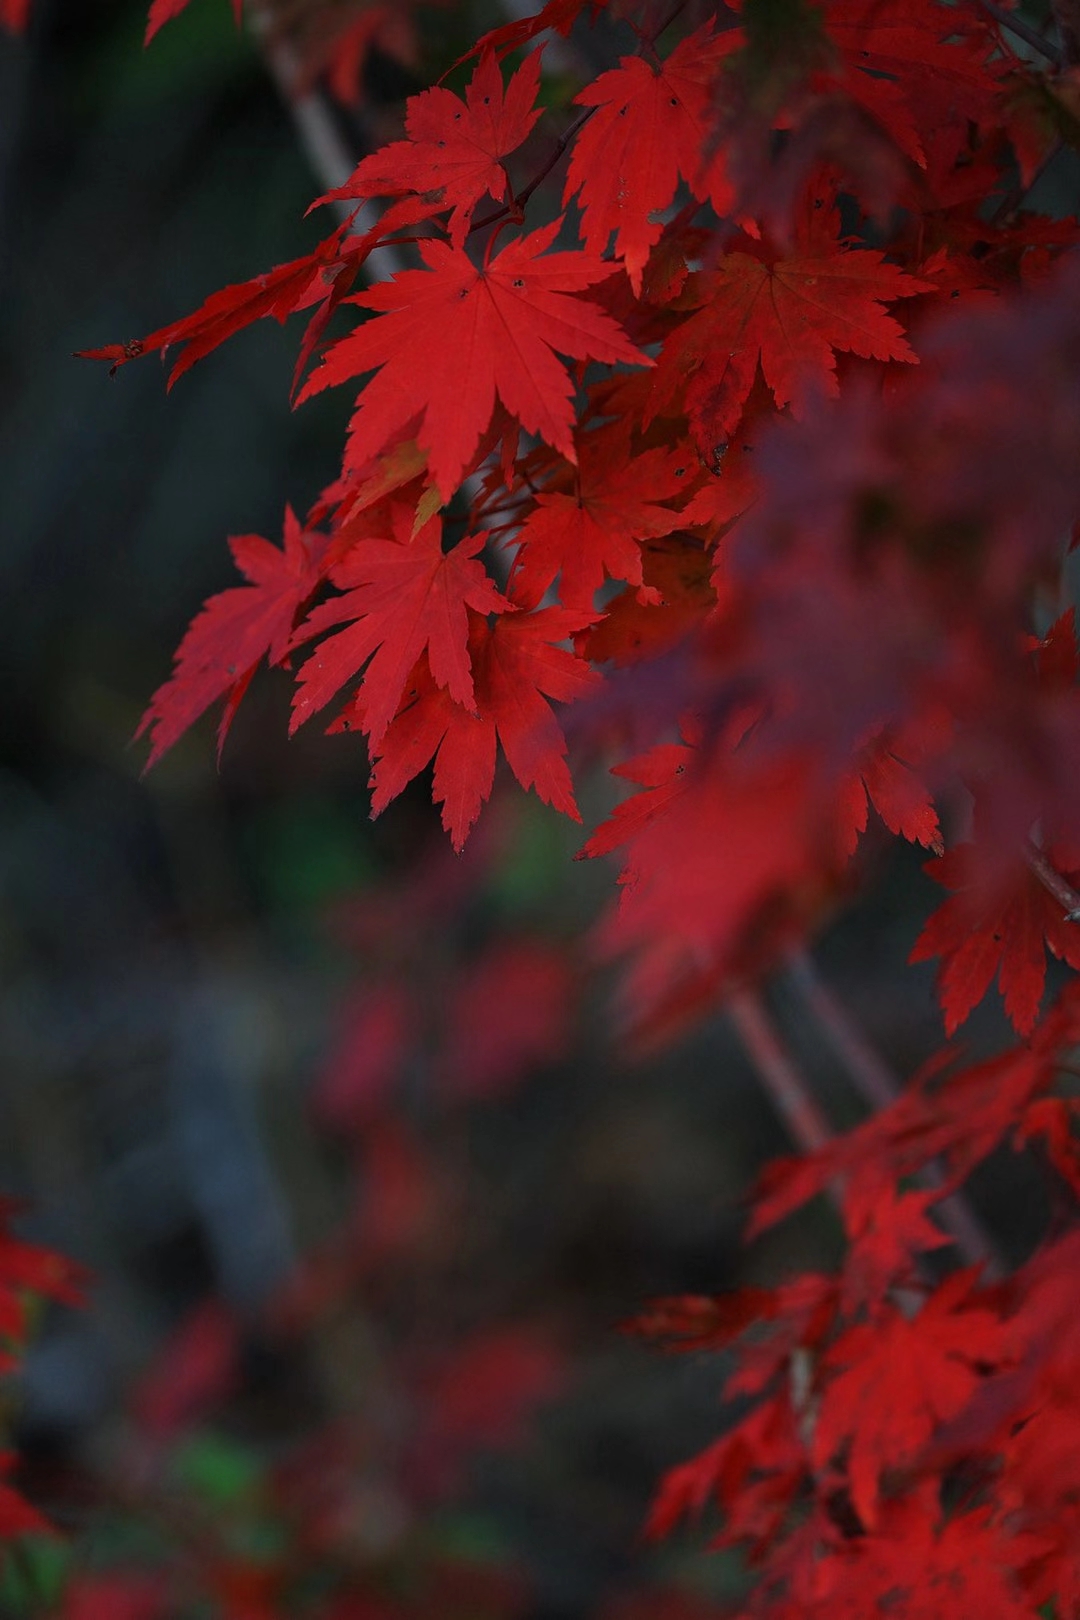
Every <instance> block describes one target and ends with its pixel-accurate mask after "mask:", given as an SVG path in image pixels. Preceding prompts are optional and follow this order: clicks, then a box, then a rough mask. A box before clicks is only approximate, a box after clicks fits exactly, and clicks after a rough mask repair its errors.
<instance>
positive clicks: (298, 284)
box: [78, 199, 426, 388]
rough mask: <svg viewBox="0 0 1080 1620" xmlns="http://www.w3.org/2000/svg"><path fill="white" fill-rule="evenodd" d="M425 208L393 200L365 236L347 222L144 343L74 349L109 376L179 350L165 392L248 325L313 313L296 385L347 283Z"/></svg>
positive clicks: (161, 328) (137, 340) (411, 201)
mask: <svg viewBox="0 0 1080 1620" xmlns="http://www.w3.org/2000/svg"><path fill="white" fill-rule="evenodd" d="M425 212H426V208H425V206H424V205H421V204H419V203H418V202H416V201H415V200H414V199H409V200H407V201H405V202H400V203H396V204H394V205H393V208H391V209H387V211H386V212H385V213H384V214H383V216H382V218H381V219H380V220H379V222H378V224H376V225H374V226H373V227H372V229H371V230H370V231H367V232H366V233H365V234H364V235H363V236H351V235H350V234H349V232H350V225H351V222H350V221H345V222H344V223H343V224H341V225H339V226H338V227H337V229H336V230H334V231H331V233H330V235H329V236H327V237H325V238H324V239H323V241H321V242H319V243H318V244H317V246H315V247H314V248H312V250H311V252H310V253H303V254H301V255H300V257H299V258H298V259H290V260H289V261H288V263H286V264H279V265H275V267H274V268H273V269H272V270H266V271H264V272H263V273H262V274H261V275H258V276H253V277H252V278H251V280H250V281H240V282H237V283H236V284H235V285H233V286H230V287H222V288H220V290H219V291H218V292H215V293H211V295H210V297H209V298H207V299H206V300H205V301H204V302H203V303H202V304H200V305H199V308H198V309H196V310H194V311H193V312H192V313H191V314H190V315H185V316H183V317H182V318H181V319H180V320H178V321H170V322H169V324H168V325H167V326H159V327H158V329H157V331H155V332H150V333H148V334H147V336H146V337H144V338H135V339H132V340H131V341H129V342H127V343H107V344H104V345H103V346H102V347H101V348H97V349H80V350H79V351H78V357H79V359H81V360H108V361H109V362H110V366H109V370H110V374H112V375H115V374H116V372H117V371H119V369H120V367H121V366H124V365H127V363H128V361H129V360H138V359H139V358H140V357H141V356H142V355H144V354H154V353H156V352H157V351H160V352H161V355H162V358H164V356H165V353H166V351H167V350H169V349H172V348H175V347H176V346H177V345H178V344H181V345H183V348H182V352H181V354H180V356H179V358H178V359H177V360H175V361H174V362H173V366H172V369H171V370H170V372H169V381H168V385H167V386H168V387H169V388H172V386H173V384H174V383H175V382H176V381H177V380H178V378H180V377H182V376H183V374H184V372H185V371H188V370H189V369H190V368H191V367H192V366H193V365H195V363H196V361H198V360H202V359H203V358H204V356H206V355H208V354H210V353H212V351H213V350H214V349H216V348H218V347H219V346H220V345H221V344H222V343H224V342H225V341H226V339H227V338H230V337H233V336H235V334H236V333H237V332H242V331H243V330H244V328H245V327H246V326H250V325H252V323H253V322H255V321H259V320H263V319H264V318H266V317H267V316H269V317H272V318H273V319H274V320H275V321H277V322H278V324H279V325H282V324H284V322H285V321H286V320H287V319H288V317H289V316H290V315H294V314H297V313H299V311H301V310H304V309H312V308H314V314H313V315H312V317H311V319H310V321H309V322H308V327H307V331H306V332H305V335H304V338H303V341H302V342H301V345H300V351H299V355H298V358H297V364H296V371H295V374H294V386H295V380H296V378H298V377H299V375H300V373H301V371H302V370H303V368H304V366H305V365H306V363H307V361H308V359H309V358H310V356H311V354H312V352H313V351H314V348H315V345H316V343H317V342H318V341H319V339H320V338H321V337H322V334H323V332H324V331H325V328H326V324H327V322H328V320H329V317H330V315H331V314H332V313H333V311H334V309H335V308H336V307H337V305H338V304H339V303H340V302H341V300H342V298H343V296H344V294H345V292H346V291H347V290H348V288H349V287H350V286H351V285H352V280H353V277H354V275H355V273H356V271H357V270H358V269H359V268H360V266H361V265H362V264H363V262H364V260H365V259H366V257H367V255H368V254H369V253H370V252H371V250H372V248H374V247H376V246H377V245H378V243H379V242H380V241H381V240H382V238H383V237H384V236H386V235H387V234H389V232H391V231H393V230H396V229H398V227H399V226H401V225H404V224H412V223H415V222H416V221H417V220H419V219H421V218H423V217H424V215H425Z"/></svg>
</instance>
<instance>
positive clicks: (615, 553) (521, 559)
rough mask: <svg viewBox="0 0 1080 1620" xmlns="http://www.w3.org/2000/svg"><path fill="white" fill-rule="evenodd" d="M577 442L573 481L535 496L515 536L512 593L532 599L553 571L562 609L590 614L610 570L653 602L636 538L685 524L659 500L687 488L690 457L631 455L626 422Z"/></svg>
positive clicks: (657, 453)
mask: <svg viewBox="0 0 1080 1620" xmlns="http://www.w3.org/2000/svg"><path fill="white" fill-rule="evenodd" d="M577 448H578V466H577V470H576V473H575V472H574V470H573V469H569V470H570V472H571V477H572V480H573V485H575V486H576V487H574V488H572V490H570V491H566V492H564V491H562V490H560V489H554V490H544V491H543V492H542V493H540V494H539V495H537V497H536V504H535V505H534V507H533V509H532V511H531V512H530V513H529V515H528V517H527V518H526V519H525V521H524V523H523V524H522V526H521V528H520V530H519V531H518V533H517V534H516V535H515V536H514V542H515V544H516V545H517V546H518V547H519V550H518V553H517V556H516V557H515V558H514V568H513V573H512V574H511V580H510V586H509V589H510V593H511V595H512V596H513V597H514V600H515V601H518V602H522V603H525V604H526V605H530V606H532V605H535V604H536V603H538V602H539V601H540V599H541V597H542V596H543V595H544V592H545V591H546V590H547V588H548V586H549V585H550V584H551V583H552V581H553V580H554V579H555V576H556V575H559V576H560V578H559V600H560V602H561V603H562V605H563V607H565V608H569V609H579V608H581V609H584V610H585V612H590V611H591V609H592V606H593V598H594V597H595V595H596V592H597V591H598V590H599V589H600V588H601V586H602V585H603V583H604V578H605V576H608V577H610V578H611V579H622V580H626V582H627V583H628V584H630V585H634V586H636V587H637V588H638V591H639V594H640V595H641V597H642V600H644V601H648V602H653V603H657V602H659V601H660V599H661V598H660V593H659V591H656V590H653V589H651V588H650V587H648V586H646V585H645V583H644V580H643V578H642V551H641V547H640V545H639V544H638V542H639V541H640V540H647V539H656V538H657V537H658V536H659V535H663V534H670V533H671V532H672V530H673V529H677V528H679V527H680V525H681V524H682V523H683V521H684V520H683V518H682V516H681V514H680V513H678V512H676V511H674V510H673V509H672V508H671V507H670V506H663V505H661V504H660V502H662V501H670V500H675V499H677V498H678V496H679V495H680V493H681V492H682V490H683V488H685V487H688V485H689V483H690V481H691V480H690V478H689V476H688V475H689V474H690V473H691V472H692V471H693V470H696V468H693V467H692V466H691V463H693V462H694V459H695V458H694V457H693V456H692V454H691V455H685V454H680V453H679V451H678V450H677V449H675V450H670V449H666V448H661V449H654V450H642V451H640V452H637V453H632V452H631V448H630V428H629V425H628V424H625V423H616V424H614V425H613V426H608V427H604V428H600V429H599V430H597V431H596V432H593V433H581V434H578V435H577ZM560 481H561V480H560Z"/></svg>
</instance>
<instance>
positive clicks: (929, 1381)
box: [811, 1272, 1002, 1527]
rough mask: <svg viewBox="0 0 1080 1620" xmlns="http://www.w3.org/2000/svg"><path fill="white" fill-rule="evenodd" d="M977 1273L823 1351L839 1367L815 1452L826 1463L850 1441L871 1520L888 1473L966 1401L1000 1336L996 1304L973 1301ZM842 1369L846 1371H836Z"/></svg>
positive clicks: (851, 1464) (889, 1311) (859, 1505)
mask: <svg viewBox="0 0 1080 1620" xmlns="http://www.w3.org/2000/svg"><path fill="white" fill-rule="evenodd" d="M971 1285H972V1275H971V1273H970V1272H958V1273H956V1275H955V1276H953V1277H950V1278H949V1279H948V1280H947V1281H946V1282H944V1283H942V1284H941V1286H940V1287H939V1288H938V1289H937V1291H936V1292H935V1293H934V1294H933V1295H932V1296H931V1297H930V1299H929V1300H927V1302H926V1304H925V1305H924V1306H923V1308H922V1310H921V1311H920V1312H919V1313H918V1315H917V1316H914V1317H908V1316H905V1315H904V1313H903V1312H902V1311H901V1310H899V1309H898V1308H897V1307H896V1306H895V1305H893V1304H884V1305H883V1306H882V1308H881V1314H880V1316H878V1317H876V1318H875V1319H874V1320H873V1321H870V1322H860V1323H859V1324H858V1325H857V1326H855V1327H853V1328H849V1329H848V1331H847V1332H846V1333H843V1334H841V1336H840V1338H839V1339H837V1341H836V1343H835V1344H834V1345H833V1346H832V1347H831V1348H830V1350H829V1351H828V1353H827V1355H826V1357H825V1368H826V1370H827V1371H828V1372H830V1373H835V1374H836V1376H835V1377H832V1378H831V1380H830V1381H829V1383H828V1384H827V1385H826V1388H825V1391H824V1393H823V1395H822V1397H821V1405H820V1408H819V1410H818V1415H817V1421H816V1423H815V1426H814V1433H813V1439H812V1442H811V1452H812V1455H813V1458H814V1462H815V1464H816V1466H817V1467H819V1468H823V1467H824V1466H825V1465H826V1464H827V1463H828V1462H829V1460H830V1458H831V1457H832V1456H833V1455H834V1453H836V1452H837V1451H839V1450H840V1448H841V1447H842V1446H847V1447H849V1450H848V1462H847V1471H848V1476H849V1478H850V1481H851V1499H852V1502H853V1503H854V1506H855V1510H856V1512H857V1513H858V1515H859V1517H860V1519H861V1520H862V1522H863V1524H864V1525H867V1526H868V1527H869V1526H873V1524H874V1523H875V1521H876V1519H877V1510H878V1500H879V1493H880V1485H881V1478H882V1475H883V1474H884V1473H885V1472H886V1471H887V1470H889V1469H895V1468H901V1467H903V1466H904V1465H906V1464H907V1463H910V1462H911V1461H912V1460H913V1459H914V1458H915V1457H916V1456H917V1455H918V1453H919V1452H920V1451H921V1450H922V1448H923V1446H924V1445H925V1444H926V1442H927V1441H928V1440H929V1439H930V1436H931V1435H932V1434H933V1432H934V1429H935V1427H936V1426H937V1425H938V1424H939V1423H944V1422H947V1421H948V1419H949V1418H952V1417H955V1416H956V1414H957V1413H958V1412H959V1411H960V1410H961V1408H962V1407H964V1406H965V1405H966V1404H967V1402H968V1400H969V1399H970V1398H971V1396H972V1395H973V1394H974V1392H975V1390H976V1389H977V1388H978V1385H979V1382H980V1374H979V1372H978V1371H977V1370H976V1368H977V1365H978V1364H979V1363H985V1362H989V1361H992V1360H993V1358H994V1356H995V1354H996V1353H997V1352H998V1350H999V1348H1000V1345H1001V1343H1002V1331H1001V1325H1000V1323H999V1321H998V1319H997V1317H996V1316H995V1315H994V1314H993V1312H992V1311H990V1310H988V1309H985V1308H983V1307H978V1306H973V1305H971V1304H970V1303H969V1300H970V1294H971ZM838 1369H839V1370H838Z"/></svg>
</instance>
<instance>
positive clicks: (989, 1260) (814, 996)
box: [788, 951, 1004, 1277]
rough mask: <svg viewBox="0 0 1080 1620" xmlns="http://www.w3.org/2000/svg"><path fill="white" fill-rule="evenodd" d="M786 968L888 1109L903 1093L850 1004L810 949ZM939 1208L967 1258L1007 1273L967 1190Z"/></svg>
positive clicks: (991, 1273) (932, 1169)
mask: <svg viewBox="0 0 1080 1620" xmlns="http://www.w3.org/2000/svg"><path fill="white" fill-rule="evenodd" d="M788 967H789V971H790V977H791V982H792V984H793V985H794V987H795V989H796V990H797V991H798V993H799V995H800V996H801V997H802V999H803V1001H804V1003H805V1004H806V1006H807V1008H808V1009H809V1011H810V1012H811V1013H812V1014H813V1016H814V1017H815V1018H816V1019H817V1022H818V1024H819V1026H820V1027H821V1029H822V1031H823V1032H824V1034H825V1035H826V1036H827V1037H828V1040H829V1042H830V1044H831V1046H832V1049H833V1051H834V1052H835V1053H836V1055H837V1057H838V1058H839V1059H840V1061H841V1063H842V1064H843V1065H844V1067H845V1069H846V1070H847V1071H848V1074H849V1075H850V1076H851V1079H852V1082H853V1083H854V1085H855V1089H856V1090H857V1091H858V1092H859V1094H860V1095H861V1096H862V1098H863V1100H864V1101H865V1102H866V1103H868V1104H869V1106H870V1107H871V1108H872V1109H873V1110H874V1111H875V1112H879V1113H880V1112H884V1110H885V1109H886V1108H889V1107H891V1105H892V1104H893V1103H894V1102H895V1101H896V1099H897V1097H898V1096H899V1095H900V1091H901V1087H900V1084H899V1082H898V1081H897V1079H896V1077H895V1075H894V1074H893V1073H892V1071H891V1069H890V1068H889V1067H888V1065H887V1064H886V1063H885V1062H884V1060H883V1059H882V1058H881V1057H879V1055H878V1054H877V1052H875V1051H874V1049H873V1047H872V1046H871V1045H870V1044H869V1042H868V1041H867V1040H866V1039H865V1037H864V1036H863V1034H862V1032H861V1031H860V1030H858V1029H857V1028H856V1027H855V1025H854V1023H853V1022H852V1020H851V1018H850V1017H849V1015H848V1011H847V1008H846V1007H845V1006H844V1004H843V1003H842V1002H841V1001H840V1000H839V998H838V997H836V996H834V995H833V993H832V991H831V990H830V989H829V987H828V985H827V984H826V983H825V982H824V980H823V979H822V978H821V975H820V974H819V973H818V970H817V968H816V966H815V965H814V961H813V959H812V957H810V956H809V955H808V953H807V952H806V951H794V952H793V953H792V954H791V956H790V957H789V958H788ZM917 1179H918V1180H919V1181H920V1182H921V1183H922V1185H923V1186H925V1187H940V1186H941V1185H942V1183H943V1182H944V1180H945V1177H944V1174H943V1172H942V1170H941V1167H940V1166H939V1165H936V1164H930V1165H927V1166H926V1168H925V1170H924V1171H923V1172H922V1174H921V1175H920V1176H919V1177H918V1178H917ZM937 1211H938V1214H939V1215H940V1217H941V1222H942V1225H943V1226H944V1227H945V1228H946V1230H947V1231H948V1232H949V1233H950V1235H951V1236H952V1237H953V1238H954V1240H955V1242H956V1245H957V1247H958V1248H959V1249H960V1250H961V1251H962V1252H963V1254H964V1256H965V1257H966V1259H968V1260H969V1261H970V1262H972V1263H973V1264H974V1263H975V1262H981V1263H982V1265H983V1267H984V1269H985V1273H986V1275H987V1276H988V1277H1000V1276H1002V1275H1003V1273H1004V1267H1003V1266H1002V1263H1001V1260H1000V1259H999V1257H998V1254H997V1250H996V1247H995V1245H994V1241H993V1239H992V1238H991V1236H990V1234H989V1233H988V1232H987V1230H986V1228H985V1227H984V1226H983V1224H982V1222H981V1221H980V1220H979V1217H978V1216H977V1215H976V1213H975V1211H974V1210H973V1209H972V1207H971V1205H970V1204H969V1202H968V1200H967V1199H966V1198H965V1197H964V1195H963V1193H960V1192H953V1193H950V1194H949V1195H948V1197H946V1198H942V1199H941V1200H940V1201H939V1203H938V1204H937Z"/></svg>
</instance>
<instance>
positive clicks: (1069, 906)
mask: <svg viewBox="0 0 1080 1620" xmlns="http://www.w3.org/2000/svg"><path fill="white" fill-rule="evenodd" d="M1024 859H1025V860H1026V861H1027V864H1028V867H1029V869H1030V870H1031V871H1032V872H1033V873H1034V874H1035V876H1036V877H1037V878H1038V880H1039V882H1040V883H1041V884H1042V886H1043V888H1044V889H1046V890H1047V891H1048V892H1049V893H1050V894H1052V895H1053V897H1054V899H1055V900H1056V901H1057V902H1058V904H1059V905H1060V906H1061V908H1062V910H1063V911H1064V913H1065V916H1066V918H1067V919H1068V921H1069V922H1080V892H1078V891H1077V890H1076V889H1074V888H1073V886H1072V884H1071V883H1068V882H1067V881H1066V880H1065V878H1063V877H1062V875H1061V873H1060V872H1059V871H1058V869H1057V867H1056V866H1054V865H1053V864H1052V862H1051V861H1050V860H1049V859H1048V858H1047V856H1046V855H1045V854H1044V852H1043V851H1042V850H1041V849H1040V848H1039V847H1038V845H1037V844H1033V843H1031V841H1030V840H1029V841H1028V843H1027V844H1026V845H1025V846H1024Z"/></svg>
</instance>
